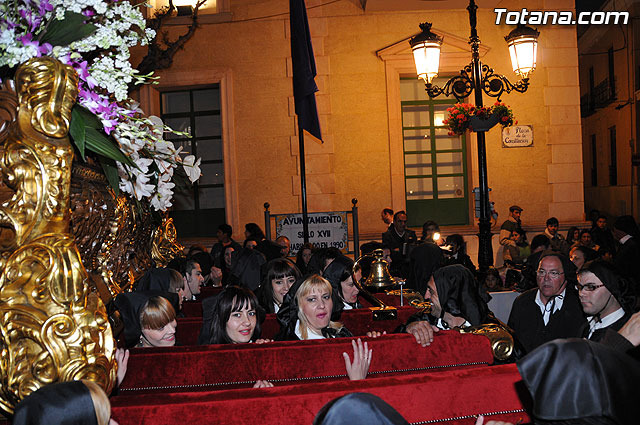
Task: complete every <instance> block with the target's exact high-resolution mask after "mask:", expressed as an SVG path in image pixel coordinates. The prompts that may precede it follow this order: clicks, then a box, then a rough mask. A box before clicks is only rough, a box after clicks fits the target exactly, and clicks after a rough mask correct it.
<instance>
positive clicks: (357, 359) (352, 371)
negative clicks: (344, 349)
mask: <svg viewBox="0 0 640 425" xmlns="http://www.w3.org/2000/svg"><path fill="white" fill-rule="evenodd" d="M351 345H353V362H351V359H350V358H349V355H348V354H347V353H342V356H343V357H344V364H345V367H346V368H347V375H348V376H349V379H350V380H352V381H358V380H360V379H364V378H366V377H367V373H369V365H370V364H371V356H372V354H373V350H370V349H369V347H368V346H367V343H366V342H365V343H364V344H363V343H362V340H361V339H360V338H358V342H357V343H356V341H351Z"/></svg>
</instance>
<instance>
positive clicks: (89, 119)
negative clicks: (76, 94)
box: [73, 103, 102, 130]
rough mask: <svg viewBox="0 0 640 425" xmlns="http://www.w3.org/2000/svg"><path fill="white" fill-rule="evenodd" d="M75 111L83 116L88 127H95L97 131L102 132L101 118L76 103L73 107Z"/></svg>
mask: <svg viewBox="0 0 640 425" xmlns="http://www.w3.org/2000/svg"><path fill="white" fill-rule="evenodd" d="M73 111H74V112H76V113H77V114H78V115H80V116H82V118H83V119H84V123H85V126H86V127H93V128H95V129H96V130H102V121H100V118H98V117H97V116H96V114H94V113H93V112H91V111H90V110H88V109H87V108H85V107H84V106H80V105H79V104H77V103H76V104H75V105H74V106H73Z"/></svg>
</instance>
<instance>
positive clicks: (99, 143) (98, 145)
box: [85, 127, 136, 167]
mask: <svg viewBox="0 0 640 425" xmlns="http://www.w3.org/2000/svg"><path fill="white" fill-rule="evenodd" d="M85 131H86V139H85V141H86V146H87V149H88V150H90V151H91V152H94V153H97V154H98V155H102V156H104V157H105V158H109V159H113V160H115V161H118V162H122V163H123V164H127V165H130V166H132V167H135V166H136V164H135V163H134V162H133V161H132V160H131V158H129V157H128V156H126V155H125V154H124V153H122V151H121V150H120V148H119V147H118V145H116V143H115V142H114V141H113V140H111V139H110V138H108V137H107V136H106V135H105V134H104V133H102V132H100V131H98V130H96V129H95V128H91V127H85Z"/></svg>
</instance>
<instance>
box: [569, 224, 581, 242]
mask: <svg viewBox="0 0 640 425" xmlns="http://www.w3.org/2000/svg"><path fill="white" fill-rule="evenodd" d="M578 239H580V229H579V228H577V227H576V226H572V227H569V230H567V238H566V240H567V243H568V244H569V246H571V245H573V244H574V243H576V242H577V241H578Z"/></svg>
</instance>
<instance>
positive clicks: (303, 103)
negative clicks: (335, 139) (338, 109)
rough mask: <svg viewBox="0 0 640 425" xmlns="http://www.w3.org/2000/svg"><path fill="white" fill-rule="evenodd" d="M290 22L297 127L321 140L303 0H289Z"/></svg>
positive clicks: (313, 61)
mask: <svg viewBox="0 0 640 425" xmlns="http://www.w3.org/2000/svg"><path fill="white" fill-rule="evenodd" d="M289 22H290V24H291V60H292V63H293V97H294V99H295V104H296V115H297V116H298V127H299V128H301V129H303V130H307V131H308V132H309V133H310V134H312V135H313V136H314V137H316V138H317V139H319V140H322V135H321V134H320V122H319V121H318V109H317V108H316V96H315V92H317V91H318V86H317V85H316V82H315V80H314V78H315V76H316V61H315V59H314V58H313V46H311V35H310V34H309V22H308V21H307V8H306V6H305V4H304V0H289Z"/></svg>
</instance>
